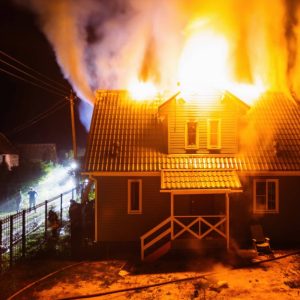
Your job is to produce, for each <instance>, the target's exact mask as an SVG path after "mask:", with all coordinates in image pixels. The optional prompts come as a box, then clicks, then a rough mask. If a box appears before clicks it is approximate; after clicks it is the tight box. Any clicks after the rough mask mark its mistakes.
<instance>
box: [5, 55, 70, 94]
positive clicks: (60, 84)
mask: <svg viewBox="0 0 300 300" xmlns="http://www.w3.org/2000/svg"><path fill="white" fill-rule="evenodd" d="M0 53H1V54H2V55H4V56H6V57H8V58H10V59H11V60H13V61H14V62H16V63H18V64H20V65H21V66H23V67H25V68H27V69H28V70H31V71H32V72H34V73H36V74H37V75H39V76H41V77H43V78H44V79H46V80H49V81H50V82H52V83H53V84H56V85H58V86H60V87H61V88H63V89H68V87H67V86H66V85H64V84H62V83H61V82H58V81H55V80H53V79H51V78H50V77H48V76H46V75H44V74H42V73H40V72H38V71H36V70H35V69H33V68H32V67H29V66H28V65H26V64H24V63H22V62H21V61H19V60H18V59H16V58H15V57H13V56H12V55H9V54H7V53H6V52H4V51H2V50H0Z"/></svg>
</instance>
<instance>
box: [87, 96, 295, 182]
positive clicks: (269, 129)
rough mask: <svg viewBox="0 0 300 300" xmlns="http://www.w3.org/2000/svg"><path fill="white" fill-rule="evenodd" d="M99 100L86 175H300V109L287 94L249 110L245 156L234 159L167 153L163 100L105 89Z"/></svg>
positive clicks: (231, 179)
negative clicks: (164, 172)
mask: <svg viewBox="0 0 300 300" xmlns="http://www.w3.org/2000/svg"><path fill="white" fill-rule="evenodd" d="M96 98H97V99H96V102H95V106H94V113H93V119H92V124H91V129H90V134H89V142H88V147H87V152H86V160H85V170H84V171H85V172H86V173H93V172H140V171H145V172H152V171H162V170H175V169H176V170H181V171H191V170H192V171H193V170H194V171H195V170H218V171H225V170H227V171H228V170H229V173H226V176H227V177H226V176H225V177H226V178H227V179H228V180H229V182H236V181H235V180H236V178H235V177H234V175H233V174H232V173H230V170H236V171H246V172H252V171H259V172H265V171H266V172H268V171H300V154H299V153H300V106H299V104H297V103H296V102H295V101H293V100H292V99H290V98H288V97H287V96H285V95H283V94H280V93H265V94H263V95H262V96H261V97H260V99H258V100H257V101H256V103H255V104H254V105H253V106H251V107H250V108H249V109H248V111H247V113H246V122H245V123H246V124H245V126H244V128H243V130H242V131H241V140H240V152H239V153H237V154H228V155H227V154H226V155H225V154H222V155H221V154H176V155H175V154H173V155H171V154H167V153H166V151H164V141H163V135H162V134H161V132H162V127H161V126H162V125H161V122H160V120H159V118H158V108H159V106H160V105H161V104H162V103H161V102H160V101H158V100H153V101H145V102H137V101H134V100H133V99H131V98H130V96H129V94H128V93H127V92H126V91H99V92H98V94H97V97H96ZM249 140H251V143H249V142H248V141H249ZM174 176H175V175H174ZM176 176H177V175H176ZM176 176H175V177H176ZM184 176H185V175H183V177H184ZM216 176H219V175H216ZM170 177H172V176H171V175H170V176H169V179H170ZM172 178H173V177H172ZM162 184H163V183H162ZM166 184H167V182H166ZM236 184H237V185H238V183H237V182H236Z"/></svg>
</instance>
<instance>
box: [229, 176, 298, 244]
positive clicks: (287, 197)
mask: <svg viewBox="0 0 300 300" xmlns="http://www.w3.org/2000/svg"><path fill="white" fill-rule="evenodd" d="M254 178H260V179H271V178H272V179H278V180H279V213H266V214H254V213H253V198H252V197H253V188H252V187H253V180H254ZM299 182H300V177H276V176H272V177H250V178H246V179H244V180H243V185H244V193H241V194H236V195H232V196H231V200H230V228H231V237H232V239H233V240H234V241H235V242H237V244H238V245H239V246H249V245H250V244H251V235H250V225H251V224H252V223H256V222H258V223H260V224H261V225H262V226H263V230H264V233H265V235H266V236H268V237H269V238H270V239H271V246H272V245H273V246H274V247H276V246H278V247H280V246H281V247H282V246H285V247H288V246H297V245H299V244H300V218H299V211H300V201H299V191H298V189H299Z"/></svg>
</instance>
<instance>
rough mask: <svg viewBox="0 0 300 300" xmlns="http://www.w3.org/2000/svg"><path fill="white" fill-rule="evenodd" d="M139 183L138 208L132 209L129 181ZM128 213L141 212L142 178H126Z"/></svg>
mask: <svg viewBox="0 0 300 300" xmlns="http://www.w3.org/2000/svg"><path fill="white" fill-rule="evenodd" d="M133 182H138V183H139V209H138V210H133V209H132V208H131V183H133ZM127 202H128V214H135V215H136V214H141V213H142V179H128V198H127Z"/></svg>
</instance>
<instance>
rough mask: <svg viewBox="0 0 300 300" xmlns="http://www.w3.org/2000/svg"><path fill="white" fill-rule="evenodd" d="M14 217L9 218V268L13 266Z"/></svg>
mask: <svg viewBox="0 0 300 300" xmlns="http://www.w3.org/2000/svg"><path fill="white" fill-rule="evenodd" d="M13 239H14V215H11V216H10V217H9V266H10V267H12V265H13V255H14V253H13Z"/></svg>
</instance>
